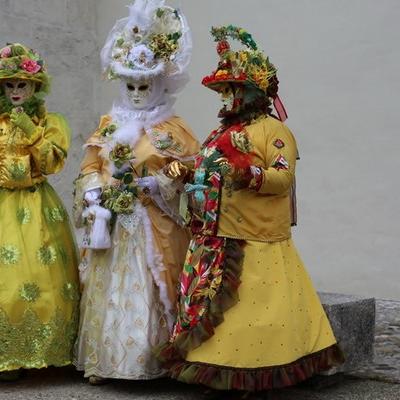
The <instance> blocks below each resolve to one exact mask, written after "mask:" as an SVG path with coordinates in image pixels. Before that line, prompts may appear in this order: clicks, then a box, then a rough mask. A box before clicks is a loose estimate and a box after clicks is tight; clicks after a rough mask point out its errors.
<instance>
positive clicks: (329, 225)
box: [97, 0, 400, 299]
mask: <svg viewBox="0 0 400 400" xmlns="http://www.w3.org/2000/svg"><path fill="white" fill-rule="evenodd" d="M126 4H127V0H114V1H112V2H111V1H109V0H100V1H99V8H98V13H99V18H98V33H99V36H98V38H99V43H101V42H102V41H104V38H105V35H106V34H107V32H108V31H109V29H111V27H112V25H113V24H114V21H115V19H116V18H120V17H122V16H125V15H126V9H125V8H124V6H125V5H126ZM170 4H173V5H175V4H178V5H179V4H180V5H181V7H182V9H183V10H184V12H185V14H186V15H187V18H188V20H189V23H190V25H191V28H192V30H193V37H194V49H193V62H192V65H191V75H192V81H191V82H190V84H189V85H188V87H187V88H186V89H185V91H184V92H183V93H182V95H181V97H180V98H179V100H178V103H177V107H176V108H177V111H178V112H179V114H180V115H183V116H184V117H185V118H186V119H187V121H188V122H189V123H190V125H191V126H192V127H193V128H194V130H195V131H196V133H197V134H198V136H199V137H201V138H204V137H205V135H206V134H207V133H208V132H209V131H210V130H211V129H212V128H213V127H215V126H216V124H217V119H216V117H215V115H216V111H217V109H218V106H219V104H218V100H217V98H216V96H215V95H214V93H212V92H211V91H209V90H207V89H204V88H202V87H201V86H200V81H201V78H202V77H203V76H204V75H205V74H206V73H208V72H209V71H211V70H212V68H213V67H214V66H215V63H216V60H217V57H216V53H215V51H214V48H215V47H214V44H213V42H212V41H211V39H210V35H209V28H210V26H211V25H221V24H228V23H233V24H238V25H242V26H243V27H245V28H246V29H247V30H249V31H250V32H251V33H253V35H254V37H255V39H256V41H257V42H258V43H259V46H260V47H261V48H263V49H264V50H265V51H266V52H267V54H269V55H270V57H271V60H272V62H274V63H275V64H276V65H277V66H278V68H279V78H280V81H281V85H280V93H281V96H282V99H283V101H284V103H285V105H286V107H287V109H288V112H289V120H288V122H287V123H288V125H289V127H290V128H291V129H292V130H293V132H294V133H295V135H296V137H297V140H298V145H299V148H300V152H301V158H302V159H301V161H300V162H299V164H298V171H297V175H298V187H299V190H298V198H299V226H298V227H297V228H295V229H294V235H295V241H296V243H297V246H298V248H299V251H300V253H301V255H302V256H303V259H304V261H305V263H306V265H307V267H308V270H309V272H310V273H311V275H312V278H313V280H314V283H315V285H316V286H317V287H318V288H319V289H321V290H327V291H337V292H345V293H346V292H347V293H355V294H363V295H374V296H379V297H386V298H397V299H400V265H399V260H400V246H399V244H398V240H399V238H400V228H399V222H400V218H399V217H400V202H399V194H400V188H399V179H398V171H399V167H400V157H399V155H398V154H399V152H400V138H399V134H400V132H399V123H398V114H399V112H398V110H397V108H398V103H399V100H398V96H399V94H400V77H399V64H400V46H399V45H398V39H399V27H398V21H399V20H400V2H399V1H398V0H381V1H379V2H377V1H375V0H246V1H243V0H218V1H215V0H202V1H194V0H181V1H171V2H170ZM100 45H102V43H101V44H100ZM103 85H105V84H103ZM112 87H113V85H111V86H110V85H106V86H101V87H100V88H99V92H100V93H102V95H101V96H99V97H98V99H99V100H100V101H99V102H98V103H97V109H98V110H103V111H105V110H106V109H107V108H108V107H109V105H110V104H111V97H112V96H113V93H114V92H113V91H112V90H110V88H112Z"/></svg>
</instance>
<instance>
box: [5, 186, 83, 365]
mask: <svg viewBox="0 0 400 400" xmlns="http://www.w3.org/2000/svg"><path fill="white" fill-rule="evenodd" d="M0 223H1V228H0V372H1V371H11V370H15V369H19V368H43V367H47V366H49V365H54V366H63V365H68V364H70V363H71V360H72V348H73V344H74V341H75V338H76V330H77V322H78V307H79V283H78V270H77V265H78V262H77V261H78V260H77V252H76V247H75V243H74V239H73V236H72V233H71V229H70V224H69V220H68V215H67V212H66V211H65V209H64V207H63V205H62V203H61V200H60V199H59V197H58V196H57V194H56V192H55V191H54V189H53V188H52V187H51V186H50V185H49V184H48V183H47V182H44V183H41V184H39V185H36V186H34V187H32V188H28V189H22V190H8V189H3V188H0Z"/></svg>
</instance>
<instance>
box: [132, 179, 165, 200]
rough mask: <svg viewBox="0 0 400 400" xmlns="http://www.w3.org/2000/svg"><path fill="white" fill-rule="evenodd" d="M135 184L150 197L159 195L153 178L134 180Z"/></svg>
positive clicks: (156, 183)
mask: <svg viewBox="0 0 400 400" xmlns="http://www.w3.org/2000/svg"><path fill="white" fill-rule="evenodd" d="M136 184H137V185H138V186H139V187H141V188H142V189H144V190H146V189H147V190H148V193H149V195H150V196H154V195H157V194H159V193H160V189H159V187H158V181H157V178H156V177H154V176H145V177H144V178H138V179H136Z"/></svg>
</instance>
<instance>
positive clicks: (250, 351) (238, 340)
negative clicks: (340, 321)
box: [186, 239, 336, 368]
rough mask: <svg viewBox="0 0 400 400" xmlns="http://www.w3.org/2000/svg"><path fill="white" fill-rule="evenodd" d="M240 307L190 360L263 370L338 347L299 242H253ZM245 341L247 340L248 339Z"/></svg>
mask: <svg viewBox="0 0 400 400" xmlns="http://www.w3.org/2000/svg"><path fill="white" fill-rule="evenodd" d="M244 252H245V258H244V263H243V272H242V275H241V278H240V279H241V281H242V283H241V285H240V286H239V292H238V293H239V299H240V301H239V303H238V304H236V305H235V306H233V307H232V308H231V309H229V310H228V311H226V312H225V313H224V322H223V323H222V324H221V325H219V326H217V327H216V329H215V334H214V335H213V336H212V337H211V338H210V339H209V340H207V341H206V342H204V343H202V344H201V345H200V346H199V347H198V348H196V349H195V350H193V351H191V352H189V354H188V355H187V357H186V360H187V361H190V362H200V363H205V364H212V365H219V366H229V367H234V368H263V367H269V366H280V365H286V364H289V363H292V362H294V361H296V360H298V359H300V358H302V357H304V356H307V355H310V354H313V353H317V352H318V351H320V350H323V349H325V348H328V347H330V346H332V345H333V344H335V343H336V339H335V337H334V335H333V332H332V329H331V327H330V324H329V321H328V318H327V316H326V314H325V312H324V310H323V308H322V305H321V303H320V300H319V298H318V295H317V293H316V292H315V289H314V287H313V285H312V282H311V280H310V278H309V276H308V274H307V272H306V270H305V268H304V265H303V263H302V261H301V259H300V257H299V255H298V254H297V250H296V248H295V246H294V244H293V242H292V241H291V240H290V239H289V240H284V241H281V242H277V243H262V242H250V241H247V242H246V245H245V247H244ZM244 338H245V340H243V339H244Z"/></svg>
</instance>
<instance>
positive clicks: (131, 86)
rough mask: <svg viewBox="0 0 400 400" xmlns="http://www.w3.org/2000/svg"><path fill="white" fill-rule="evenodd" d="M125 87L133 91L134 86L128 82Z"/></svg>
mask: <svg viewBox="0 0 400 400" xmlns="http://www.w3.org/2000/svg"><path fill="white" fill-rule="evenodd" d="M126 87H127V88H128V90H130V91H131V92H133V91H134V90H135V86H134V85H132V84H130V83H128V84H127V85H126Z"/></svg>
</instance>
